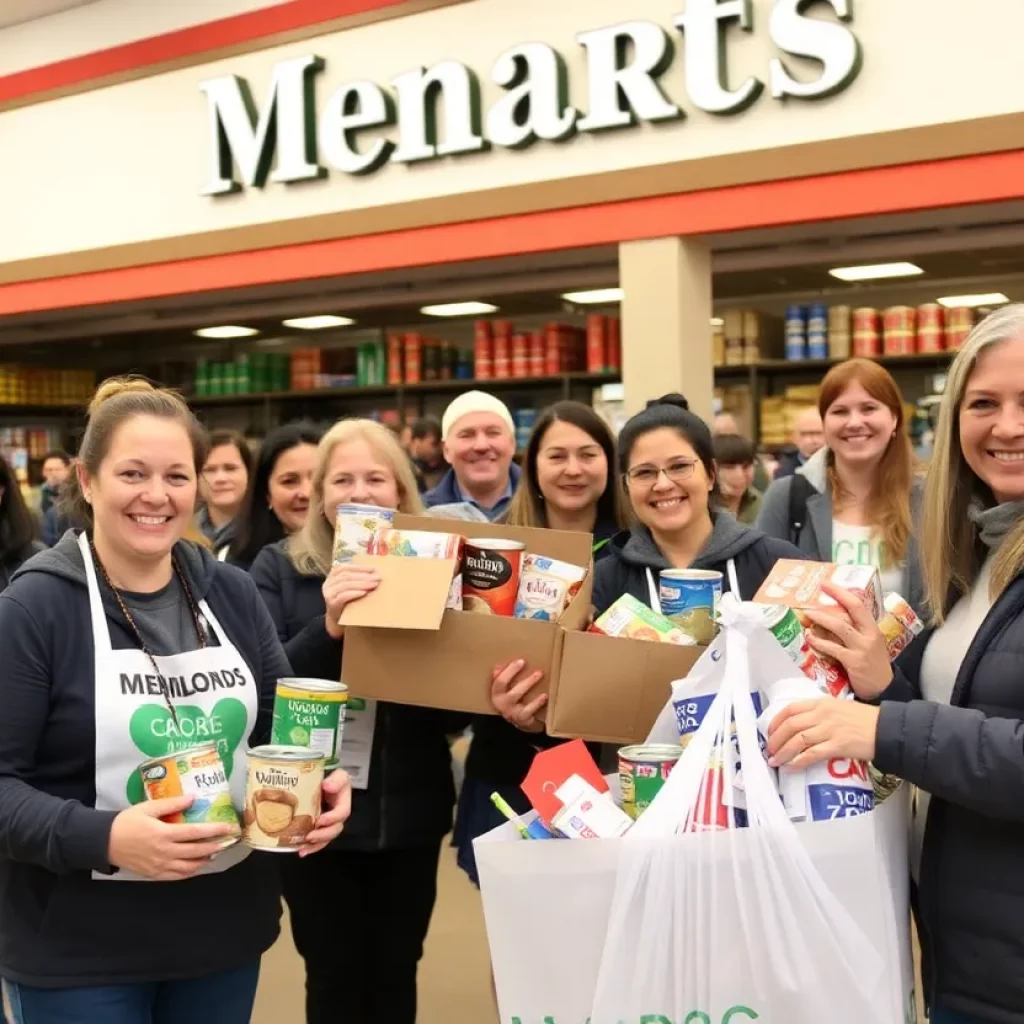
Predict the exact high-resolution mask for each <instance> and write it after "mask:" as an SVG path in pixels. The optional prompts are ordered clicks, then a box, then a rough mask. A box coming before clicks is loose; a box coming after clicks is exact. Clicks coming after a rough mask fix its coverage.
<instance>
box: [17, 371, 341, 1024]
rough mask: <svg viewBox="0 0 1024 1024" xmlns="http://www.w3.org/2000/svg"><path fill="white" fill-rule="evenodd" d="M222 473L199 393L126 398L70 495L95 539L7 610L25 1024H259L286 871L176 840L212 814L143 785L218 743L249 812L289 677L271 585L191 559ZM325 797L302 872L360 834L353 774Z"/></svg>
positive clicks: (74, 541)
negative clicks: (148, 774) (175, 758)
mask: <svg viewBox="0 0 1024 1024" xmlns="http://www.w3.org/2000/svg"><path fill="white" fill-rule="evenodd" d="M205 458H206V435H205V431H204V430H203V428H202V427H201V426H200V424H199V423H198V421H197V420H196V419H195V418H194V416H193V415H192V413H191V412H190V411H189V409H188V406H187V405H186V404H185V402H184V401H183V400H182V399H181V397H180V396H178V395H177V394H176V393H174V392H171V391H165V390H162V389H157V388H154V387H153V386H152V385H150V384H149V383H147V382H145V381H143V380H139V379H115V380H109V381H106V382H105V383H104V384H102V385H101V386H100V388H99V390H98V391H97V393H96V395H95V397H94V398H93V401H92V403H91V405H90V407H89V420H88V425H87V427H86V430H85V434H84V436H83V438H82V445H81V450H80V453H79V460H78V466H77V473H76V475H75V476H73V477H72V478H71V480H69V482H68V488H69V494H68V500H69V501H70V502H71V503H72V504H73V505H74V506H75V507H76V509H77V516H78V517H79V518H80V519H83V520H86V521H87V522H88V523H89V526H88V529H86V530H85V531H83V532H81V533H78V534H76V533H71V534H67V535H65V536H64V537H63V538H62V539H61V541H60V542H59V543H58V545H57V547H56V548H55V549H53V550H52V551H48V552H44V553H42V554H40V555H39V556H37V557H36V558H35V559H33V560H32V561H30V562H29V563H28V564H27V565H25V566H24V567H23V568H22V570H21V571H20V572H19V573H18V574H17V575H16V576H15V578H14V581H13V582H12V583H11V585H10V586H9V587H8V588H7V590H6V591H5V592H4V593H3V594H2V595H0V636H3V638H4V657H3V658H2V659H0V704H2V706H3V709H4V713H3V715H0V979H2V989H3V1005H4V1007H5V1008H6V1010H7V1019H8V1020H12V1021H16V1022H18V1024H58V1022H60V1024H153V1022H155V1021H159V1022H161V1024H192V1022H193V1021H195V1020H196V1015H197V1007H198V1008H200V1009H199V1011H198V1012H199V1015H200V1016H201V1017H204V1018H206V1019H209V1020H211V1021H213V1020H215V1021H217V1022H218V1024H245V1022H247V1021H248V1020H249V1019H250V1016H251V1012H252V1007H253V1000H254V998H255V994H256V982H257V976H258V973H259V963H260V957H261V956H262V954H263V953H264V952H265V951H266V950H267V949H268V948H269V947H270V946H271V945H272V944H273V943H274V941H275V939H276V938H277V934H278V929H279V918H280V900H279V894H278V893H279V890H278V883H277V873H276V866H277V862H276V861H275V859H274V858H272V857H267V856H265V855H261V854H259V853H256V854H254V855H252V856H249V853H250V851H249V848H248V847H247V846H245V845H244V844H237V845H234V846H231V847H229V848H225V847H224V837H225V835H227V834H228V833H229V831H230V829H231V826H230V825H229V824H226V823H202V824H199V823H196V824H176V823H171V822H169V821H168V820H166V819H168V818H169V817H171V816H173V815H175V814H178V813H179V812H181V811H183V810H184V809H185V808H187V807H188V806H189V805H190V804H191V803H192V799H193V797H192V796H181V797H169V798H165V799H159V800H152V801H149V800H146V798H145V795H144V793H143V789H142V779H141V776H140V775H139V772H138V766H139V764H140V763H141V762H143V761H144V760H145V759H146V758H148V757H150V756H154V755H161V754H167V753H171V752H172V751H173V750H175V749H181V748H182V747H185V746H189V745H192V744H193V743H194V742H195V741H194V739H193V738H192V737H195V736H197V735H199V736H215V735H218V734H219V739H218V745H219V748H220V753H221V757H222V760H223V761H224V766H225V770H226V772H227V774H228V776H229V779H230V785H231V790H232V794H233V797H234V802H235V804H236V806H239V807H240V806H241V805H242V803H243V801H244V793H245V776H246V768H245V764H246V759H245V751H246V748H247V746H248V745H249V744H258V743H261V742H266V740H267V738H268V737H269V734H270V723H271V712H272V707H273V699H274V688H275V684H276V681H277V679H278V677H279V676H282V675H288V674H289V666H288V661H287V658H286V657H285V654H284V651H283V649H282V647H281V643H280V641H279V640H278V638H277V636H276V634H275V631H274V625H273V623H272V622H271V620H270V616H269V614H268V613H267V610H266V608H265V606H264V605H263V602H262V600H261V599H260V596H259V592H258V591H257V589H256V586H255V584H254V583H253V582H252V580H250V579H249V578H248V577H247V576H246V575H245V574H244V573H241V572H238V570H236V569H233V568H231V567H229V566H225V565H222V564H220V563H219V562H217V561H216V560H215V559H214V558H213V556H212V555H211V554H209V552H205V551H203V550H201V549H199V548H197V547H195V546H193V545H191V544H188V543H185V542H182V541H181V540H180V538H181V536H182V534H183V533H184V532H185V530H186V528H187V527H188V526H189V525H190V524H191V523H192V517H193V514H194V508H195V500H196V492H197V481H198V477H199V472H200V470H201V468H202V466H203V463H204V461H205ZM214 677H219V679H220V680H221V681H222V686H219V687H211V686H210V685H209V680H210V679H211V678H214ZM200 680H205V681H207V685H205V686H201V685H200V684H199V681H200ZM228 681H230V682H228ZM186 722H187V723H191V724H190V726H189V728H188V729H186V728H185V727H184V724H185V723H186ZM204 723H205V724H204ZM186 737H187V738H186ZM324 794H325V798H326V804H327V809H326V810H325V812H324V813H323V814H322V815H321V816H320V818H319V819H318V821H317V822H316V826H315V828H314V830H313V831H312V832H311V833H310V834H309V837H308V843H307V845H306V846H304V847H303V848H302V849H301V850H300V852H299V856H300V857H301V858H302V859H303V860H304V859H305V855H306V854H308V853H313V852H316V851H317V850H319V849H321V848H323V847H324V846H325V845H326V844H327V843H329V842H331V841H332V840H334V839H335V838H336V837H337V835H338V834H339V833H340V831H341V828H342V825H343V823H344V820H345V818H346V817H347V814H348V805H349V797H350V793H349V786H348V780H347V779H346V777H345V775H344V773H343V772H337V773H334V774H332V775H331V776H330V777H329V778H328V779H327V780H325V782H324Z"/></svg>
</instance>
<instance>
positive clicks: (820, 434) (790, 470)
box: [775, 405, 825, 480]
mask: <svg viewBox="0 0 1024 1024" xmlns="http://www.w3.org/2000/svg"><path fill="white" fill-rule="evenodd" d="M824 444H825V428H824V425H823V424H822V422H821V413H820V412H818V410H817V409H816V408H815V407H814V406H813V405H809V406H808V407H807V408H806V409H804V410H803V411H802V412H800V413H799V414H798V415H797V417H796V420H795V421H794V423H793V444H792V445H791V446H790V447H788V448H785V449H783V451H782V452H781V453H780V454H779V465H778V467H777V468H776V470H775V479H776V480H781V479H782V478H783V477H787V476H792V475H793V474H794V473H795V472H796V471H797V470H798V469H799V468H800V467H801V466H804V465H806V464H807V460H808V459H809V458H810V457H811V456H812V455H814V453H815V452H816V451H818V450H819V449H820V448H821V447H822V446H823V445H824Z"/></svg>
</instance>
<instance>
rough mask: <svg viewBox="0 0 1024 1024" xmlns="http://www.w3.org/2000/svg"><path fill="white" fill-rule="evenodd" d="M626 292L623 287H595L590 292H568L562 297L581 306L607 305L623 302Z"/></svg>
mask: <svg viewBox="0 0 1024 1024" xmlns="http://www.w3.org/2000/svg"><path fill="white" fill-rule="evenodd" d="M625 294H626V293H625V292H624V291H623V290H622V289H621V288H595V289H594V290H593V291H589V292H566V293H565V294H564V295H563V296H562V298H563V299H565V301H566V302H575V303H577V304H578V305H580V306H607V305H610V304H611V303H613V302H621V301H622V299H623V296H624V295H625Z"/></svg>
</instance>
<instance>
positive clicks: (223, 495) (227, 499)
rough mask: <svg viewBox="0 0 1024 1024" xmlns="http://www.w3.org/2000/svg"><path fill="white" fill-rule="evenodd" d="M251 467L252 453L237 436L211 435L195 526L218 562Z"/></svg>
mask: <svg viewBox="0 0 1024 1024" xmlns="http://www.w3.org/2000/svg"><path fill="white" fill-rule="evenodd" d="M252 465H253V456H252V451H251V449H250V448H249V445H248V444H247V443H246V441H245V438H244V437H243V436H242V435H241V434H240V433H238V432H237V431H235V430H217V431H214V432H213V433H212V434H211V435H210V454H209V455H208V456H207V458H206V465H204V466H203V475H202V479H201V481H200V487H199V494H200V497H201V498H202V500H203V504H202V506H201V507H200V509H199V512H198V513H197V514H196V525H197V526H198V527H199V529H200V531H201V532H202V534H203V536H204V537H206V539H207V540H208V541H209V542H210V545H211V546H212V548H213V550H214V551H215V552H216V553H217V557H218V558H219V559H220V560H221V561H224V560H225V558H226V557H227V552H228V548H229V545H230V544H231V540H232V538H233V537H234V535H235V519H236V517H237V516H238V514H239V512H241V510H242V505H243V503H244V502H245V493H246V489H247V488H248V486H249V476H250V474H251V473H252Z"/></svg>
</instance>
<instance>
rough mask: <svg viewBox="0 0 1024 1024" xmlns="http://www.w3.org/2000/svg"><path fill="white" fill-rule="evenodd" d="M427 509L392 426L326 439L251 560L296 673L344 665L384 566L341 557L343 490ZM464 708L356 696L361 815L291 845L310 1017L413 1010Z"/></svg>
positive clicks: (351, 764)
mask: <svg viewBox="0 0 1024 1024" xmlns="http://www.w3.org/2000/svg"><path fill="white" fill-rule="evenodd" d="M346 502H354V503H357V504H361V505H376V506H378V507H380V508H390V509H397V510H399V511H401V512H407V513H411V514H413V515H418V514H422V511H423V506H422V504H421V502H420V497H419V492H418V491H417V489H416V483H415V480H414V478H413V474H412V469H411V467H410V465H409V459H408V457H407V456H406V455H405V453H404V452H403V451H402V449H401V446H400V445H399V443H398V441H397V439H396V438H395V437H394V435H393V434H392V433H391V432H390V431H389V430H388V428H387V427H384V426H381V425H380V424H379V423H374V422H372V421H370V420H342V421H341V422H340V423H337V424H335V425H334V426H333V427H332V428H331V429H330V430H329V431H328V432H327V434H326V435H325V437H324V439H323V440H322V441H321V442H320V446H319V449H318V451H317V456H316V461H315V469H314V473H313V478H312V487H311V490H310V509H309V516H308V517H307V519H306V522H305V525H304V526H303V527H302V529H301V530H300V531H299V532H297V533H296V534H294V535H293V536H291V537H289V538H288V539H287V540H285V541H283V542H281V543H278V544H274V545H272V546H270V547H266V548H264V549H263V551H262V552H261V553H260V555H259V557H258V558H257V559H256V561H255V563H254V565H253V567H252V577H253V579H254V580H255V581H256V584H257V586H258V587H259V589H260V592H261V593H262V594H263V598H264V600H265V602H266V604H267V607H268V608H269V609H270V614H271V618H272V619H273V620H274V624H275V625H276V627H277V633H278V636H279V637H280V638H281V640H282V642H283V643H284V647H285V651H286V652H287V654H288V659H289V661H290V662H291V666H292V670H293V671H294V673H295V675H297V676H305V677H317V678H322V679H332V680H336V679H341V678H342V662H341V659H342V644H343V639H344V629H343V627H341V626H339V625H338V619H339V618H340V616H341V613H342V611H343V610H344V608H345V606H346V605H347V604H348V603H349V602H351V601H356V600H358V599H359V598H361V597H363V596H365V595H366V594H367V593H369V592H370V591H372V590H374V589H375V588H376V587H377V585H378V583H379V581H380V577H379V575H378V573H377V572H376V571H374V570H373V569H369V568H366V567H360V566H354V565H351V564H349V563H344V564H339V565H332V558H333V549H334V525H335V523H334V521H335V515H336V512H337V508H338V505H339V504H343V503H346ZM467 720H468V719H467V718H466V716H458V719H456V717H455V716H453V715H449V714H447V713H446V712H441V711H433V710H430V709H427V708H417V707H409V706H403V705H395V704H387V703H378V702H376V701H365V702H364V701H358V702H357V701H356V700H355V699H353V700H351V701H350V703H349V705H348V710H347V712H346V721H345V738H344V755H343V757H342V763H343V766H344V767H346V768H347V769H348V771H349V773H350V775H351V778H352V785H353V796H352V816H351V818H350V820H349V822H348V824H347V825H346V827H345V831H344V832H343V833H342V835H341V837H340V838H339V839H338V840H337V841H336V842H335V843H334V844H333V845H332V846H331V847H330V849H329V850H328V851H327V852H326V854H324V855H323V856H321V857H314V858H312V859H311V860H299V859H297V858H282V860H281V868H282V872H283V873H282V878H283V881H284V894H285V899H286V900H287V902H288V908H289V910H290V912H291V926H292V935H293V937H294V939H295V946H296V948H297V949H298V951H299V953H300V954H301V955H302V957H303V959H304V960H305V963H306V1019H307V1024H336V1022H338V1021H344V1022H346V1024H378V1022H384V1021H386V1022H387V1024H415V1021H416V974H417V965H418V963H419V960H420V957H421V956H422V953H423V941H424V939H425V938H426V934H427V928H428V926H429V924H430V917H431V914H432V912H433V909H434V901H435V898H436V895H437V881H436V880H437V862H438V856H439V854H440V849H441V840H442V838H443V837H444V836H445V835H446V834H447V832H448V830H449V829H450V827H451V822H452V808H453V806H454V803H455V786H454V783H453V780H452V768H451V754H450V751H449V747H448V740H447V736H446V732H447V731H456V730H457V729H459V728H463V727H464V726H465V724H466V722H467Z"/></svg>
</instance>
